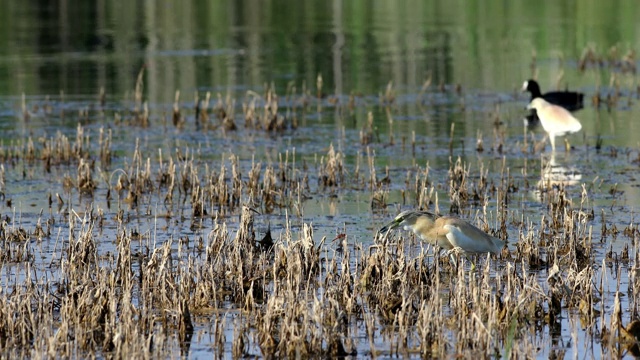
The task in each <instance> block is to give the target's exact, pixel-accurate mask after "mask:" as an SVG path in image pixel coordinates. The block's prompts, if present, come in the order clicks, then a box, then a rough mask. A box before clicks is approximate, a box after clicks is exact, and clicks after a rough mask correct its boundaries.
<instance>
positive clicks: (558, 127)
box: [527, 97, 582, 151]
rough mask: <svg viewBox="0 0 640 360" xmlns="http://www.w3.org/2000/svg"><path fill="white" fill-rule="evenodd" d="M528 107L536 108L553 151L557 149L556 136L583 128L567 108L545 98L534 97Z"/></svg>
mask: <svg viewBox="0 0 640 360" xmlns="http://www.w3.org/2000/svg"><path fill="white" fill-rule="evenodd" d="M527 109H535V110H536V113H537V114H538V117H539V118H540V124H542V128H544V131H546V132H547V134H549V139H550V141H551V149H552V151H556V141H555V138H556V136H564V135H567V134H572V133H575V132H578V131H580V129H582V124H580V121H578V119H576V118H575V117H573V115H571V113H570V112H569V111H568V110H567V109H565V108H563V107H561V106H558V105H553V104H550V103H549V102H547V101H546V100H544V99H543V98H540V97H539V98H535V99H533V100H532V101H531V103H530V104H529V105H528V106H527Z"/></svg>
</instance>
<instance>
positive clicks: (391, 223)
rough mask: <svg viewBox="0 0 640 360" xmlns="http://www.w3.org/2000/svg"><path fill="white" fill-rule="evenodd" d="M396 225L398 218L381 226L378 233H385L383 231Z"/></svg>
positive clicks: (398, 224)
mask: <svg viewBox="0 0 640 360" xmlns="http://www.w3.org/2000/svg"><path fill="white" fill-rule="evenodd" d="M398 226H400V221H398V219H393V221H391V222H390V223H388V224H387V225H385V226H383V227H381V228H380V230H378V233H380V234H382V233H385V232H387V231H389V230H393V229H395V228H397V227H398Z"/></svg>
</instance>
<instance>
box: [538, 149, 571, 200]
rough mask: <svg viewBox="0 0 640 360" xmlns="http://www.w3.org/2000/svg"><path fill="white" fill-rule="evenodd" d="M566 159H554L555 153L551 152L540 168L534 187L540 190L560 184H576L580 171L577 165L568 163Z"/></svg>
mask: <svg viewBox="0 0 640 360" xmlns="http://www.w3.org/2000/svg"><path fill="white" fill-rule="evenodd" d="M566 160H567V159H561V161H559V160H557V159H556V155H555V153H551V158H550V159H549V161H548V162H547V163H546V164H545V166H544V168H543V169H542V175H541V177H540V180H539V181H538V184H537V186H536V188H537V189H538V190H539V191H541V192H544V191H548V190H550V189H552V188H557V187H561V186H573V185H578V184H580V182H581V181H582V172H581V171H580V169H578V167H576V166H575V165H573V163H571V165H569V162H568V161H566Z"/></svg>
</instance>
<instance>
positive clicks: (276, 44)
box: [0, 0, 640, 355]
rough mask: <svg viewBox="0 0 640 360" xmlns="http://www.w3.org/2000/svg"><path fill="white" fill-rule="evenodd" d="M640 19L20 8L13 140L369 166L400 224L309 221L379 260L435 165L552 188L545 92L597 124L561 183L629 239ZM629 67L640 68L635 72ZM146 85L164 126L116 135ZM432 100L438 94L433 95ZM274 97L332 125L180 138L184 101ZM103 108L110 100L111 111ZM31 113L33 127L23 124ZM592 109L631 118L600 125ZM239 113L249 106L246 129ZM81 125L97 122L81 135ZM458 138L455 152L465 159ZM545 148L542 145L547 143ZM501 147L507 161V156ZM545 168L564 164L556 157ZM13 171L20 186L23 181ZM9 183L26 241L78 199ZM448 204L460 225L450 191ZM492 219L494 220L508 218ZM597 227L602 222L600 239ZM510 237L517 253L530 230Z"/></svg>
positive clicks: (556, 11)
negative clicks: (369, 139) (91, 142)
mask: <svg viewBox="0 0 640 360" xmlns="http://www.w3.org/2000/svg"><path fill="white" fill-rule="evenodd" d="M637 19H640V9H639V7H638V6H637V4H636V3H635V2H634V1H612V2H601V1H581V2H556V1H538V2H527V1H513V2H498V1H491V2H487V3H477V2H471V3H468V2H463V1H459V2H458V1H453V2H437V1H435V2H423V1H403V2H400V3H396V2H385V1H375V2H368V1H348V2H342V1H284V2H265V1H258V0H255V1H219V2H209V1H192V2H180V1H163V2H125V1H96V2H80V3H77V4H76V3H71V2H66V1H61V2H45V1H39V2H38V1H32V2H21V3H11V4H5V9H4V10H3V11H2V12H0V138H1V139H2V142H3V144H4V145H5V146H7V145H10V144H14V143H15V141H17V140H16V139H22V138H25V137H27V136H32V137H33V138H35V139H38V138H44V139H46V138H51V137H53V136H55V134H56V132H58V131H59V132H61V133H63V134H69V135H71V134H75V132H76V128H77V126H78V123H79V122H80V123H82V125H83V126H84V128H85V132H86V133H87V134H89V136H91V138H92V139H97V137H98V135H97V134H98V133H99V131H100V129H101V128H102V129H111V130H112V131H113V134H114V145H113V148H114V151H115V152H116V153H117V154H118V155H119V157H118V160H117V162H118V163H117V164H116V166H114V168H116V167H117V165H122V164H123V163H126V162H127V161H128V159H127V157H128V156H130V154H131V153H132V151H133V148H134V144H135V141H136V139H139V141H140V144H141V147H142V148H143V151H145V152H146V155H147V156H153V154H155V153H157V149H158V148H161V149H165V151H171V150H172V149H173V148H175V147H187V146H188V147H191V148H196V149H198V152H199V155H201V156H202V158H203V159H205V160H210V161H211V162H212V163H213V164H215V165H212V166H219V165H218V164H219V163H220V162H221V161H226V160H224V159H226V158H228V155H229V154H230V153H232V152H233V153H234V154H236V155H238V156H239V158H240V161H241V164H243V166H249V164H250V163H251V161H252V159H256V160H257V161H263V162H265V163H273V162H277V161H278V157H279V156H280V154H282V153H284V152H286V151H289V153H290V154H292V157H293V152H294V151H295V154H296V156H295V157H296V161H298V163H303V162H306V163H308V164H311V166H317V161H318V160H317V159H318V157H319V156H323V155H325V154H326V153H327V150H328V146H329V144H333V145H334V146H335V147H336V149H338V150H339V151H341V152H342V153H344V155H345V160H346V162H347V163H348V164H350V166H355V164H356V163H358V164H359V165H360V169H361V170H360V171H361V172H363V173H366V172H367V171H368V168H367V166H366V161H367V160H366V159H367V153H368V152H369V154H372V155H375V162H376V167H377V168H378V171H381V170H382V169H384V168H385V167H387V166H388V171H389V174H390V176H391V177H392V178H393V179H394V180H395V181H394V182H393V183H392V184H395V185H392V186H391V187H390V189H389V197H388V203H390V204H392V205H391V206H390V209H389V213H384V214H374V213H372V211H371V205H370V204H371V198H370V196H369V193H362V192H358V191H343V192H339V193H338V194H335V196H334V195H332V196H328V195H319V196H317V197H315V198H314V199H312V200H310V201H306V202H305V203H304V207H303V212H304V217H305V220H308V221H312V222H313V223H314V225H315V226H317V227H318V231H317V232H316V234H317V235H318V236H320V237H321V236H327V237H329V238H331V237H332V236H333V237H334V236H335V235H336V231H337V230H336V229H338V228H341V227H344V228H345V229H346V230H347V231H349V232H350V233H351V234H355V238H356V239H357V240H356V241H358V242H363V243H368V242H370V241H371V237H372V234H373V231H374V230H375V229H376V228H377V227H378V226H379V224H381V223H382V222H383V221H384V220H385V219H388V218H389V217H390V216H391V215H392V214H393V213H394V212H395V211H396V209H400V208H401V207H402V206H401V205H400V204H401V202H402V195H401V193H400V189H401V188H402V187H403V185H404V183H403V182H404V180H405V175H406V173H407V171H408V170H409V169H415V167H416V166H421V167H425V166H427V164H428V166H429V167H430V171H431V172H430V174H431V175H430V176H431V177H432V178H433V179H434V181H435V182H436V183H444V181H445V180H444V179H446V178H447V171H448V169H449V166H450V163H451V162H452V161H455V159H456V158H457V157H461V158H462V159H463V160H464V161H465V162H467V163H468V164H469V166H471V168H472V172H477V171H478V168H479V167H480V166H483V167H484V170H485V171H488V172H489V174H490V176H491V177H498V176H499V173H500V171H501V169H502V168H503V164H506V165H507V166H509V167H510V169H511V173H512V175H513V176H514V177H515V178H516V180H517V181H518V182H520V184H524V182H525V181H531V182H535V181H537V179H539V178H541V177H543V176H544V174H543V172H541V170H540V167H541V166H540V163H541V157H542V155H541V154H540V153H536V154H531V153H524V152H523V151H521V149H522V146H523V144H524V141H525V137H526V139H527V140H528V141H530V140H531V136H532V134H531V133H529V132H525V128H524V126H523V122H522V118H523V116H524V115H525V111H524V107H525V105H526V104H527V102H528V97H527V95H525V94H522V93H521V92H520V87H521V85H522V82H523V81H524V80H526V79H528V78H531V77H536V78H537V79H538V80H539V82H540V83H541V86H542V87H543V91H544V90H546V89H549V90H551V89H556V88H560V89H564V88H566V87H568V88H571V89H575V90H579V91H582V92H584V93H585V99H586V100H585V108H584V109H583V110H581V111H579V112H577V113H576V116H577V117H578V118H579V119H580V120H581V121H582V124H583V131H582V132H581V133H579V134H577V135H572V136H571V137H570V140H571V143H572V144H573V145H574V146H575V149H574V151H572V152H571V154H565V153H564V151H562V152H560V153H559V154H558V155H557V158H555V159H554V160H555V162H556V164H557V171H556V173H558V172H562V173H563V174H566V173H570V174H571V177H570V178H571V179H574V180H575V181H576V183H574V184H571V185H570V186H569V193H570V196H571V197H573V198H574V199H575V200H574V201H577V202H579V198H580V194H581V191H582V188H581V184H585V185H584V186H585V188H586V189H588V190H589V191H590V199H589V201H590V205H591V206H593V207H594V208H595V209H596V212H599V211H603V210H606V211H607V214H608V215H607V216H608V217H609V218H608V221H612V222H614V223H617V224H620V227H623V226H625V225H628V224H629V223H634V222H636V221H637V217H638V216H637V214H636V212H637V204H638V203H640V191H639V190H638V189H639V187H640V181H639V180H638V179H640V171H639V169H638V163H637V162H633V161H632V160H633V159H635V158H637V157H638V145H639V142H640V136H639V135H638V134H640V122H638V121H637V120H638V119H640V107H639V106H638V105H637V102H638V100H639V99H640V97H639V94H638V86H639V83H638V78H637V75H636V74H635V73H633V72H631V71H623V70H622V69H621V68H620V67H617V66H616V64H617V63H619V62H620V61H622V60H621V59H624V57H625V55H627V54H628V53H629V52H630V51H634V50H637V49H640V46H639V45H640V44H639V43H638V36H637V35H638V34H640V22H638V21H637ZM589 46H590V47H592V48H593V49H595V51H596V52H597V53H598V54H600V56H601V58H602V59H603V63H602V64H600V65H594V64H590V65H588V66H587V67H586V69H584V70H582V69H580V58H581V55H582V54H583V52H584V51H585V48H587V47H589ZM629 59H630V63H631V64H635V66H636V67H637V66H638V65H639V64H638V61H637V60H636V58H635V57H634V56H630V57H629ZM143 68H144V73H143V76H144V88H143V95H144V96H143V97H144V99H145V101H147V102H148V106H149V109H150V122H151V124H152V126H150V127H149V128H145V129H140V131H131V129H130V128H123V127H118V126H117V125H116V124H115V123H116V121H115V119H116V118H117V117H118V116H120V115H122V114H126V112H127V111H129V110H130V109H131V108H132V107H133V106H134V98H133V93H134V89H135V84H136V77H137V76H138V74H139V73H140V71H141V69H143ZM319 74H320V75H321V77H322V87H321V89H318V75H319ZM425 82H429V84H430V85H429V87H428V88H426V89H424V90H423V85H424V84H425ZM389 84H391V89H392V93H393V96H394V101H393V105H392V108H393V111H392V116H391V117H389V116H388V114H387V112H386V111H385V108H384V107H383V106H380V104H381V100H380V99H381V98H382V97H384V94H385V91H386V89H387V86H388V85H389ZM271 85H273V86H274V87H275V89H276V90H277V93H278V94H280V96H281V100H282V105H281V106H283V107H286V104H287V98H286V96H285V94H287V93H288V92H290V91H292V87H295V92H296V93H297V94H301V93H302V91H303V90H306V91H307V92H308V93H309V94H311V95H312V96H313V97H315V96H316V95H317V94H318V93H320V95H321V98H322V100H320V101H318V104H319V106H318V111H314V112H309V113H307V114H305V115H304V116H301V117H300V126H299V127H298V129H296V130H295V131H287V132H285V133H284V134H282V135H278V136H276V137H272V136H265V135H264V134H255V133H253V134H252V133H247V132H236V133H225V134H222V133H221V132H219V131H209V132H206V131H204V132H203V131H200V129H198V128H197V126H196V125H195V120H194V118H193V116H194V115H193V113H187V115H186V125H185V127H184V128H183V129H181V130H177V129H175V128H173V127H172V126H171V125H170V123H171V120H170V116H171V109H172V104H173V102H174V98H175V94H176V91H179V92H180V99H179V103H180V105H181V106H182V107H183V108H185V109H193V107H194V106H195V105H194V103H195V100H194V98H195V93H196V92H198V93H199V94H200V96H201V97H202V96H203V94H204V93H206V92H207V91H210V92H211V93H212V96H213V97H212V99H213V100H212V101H215V100H217V94H218V93H220V94H221V96H222V98H224V97H225V96H226V95H227V94H229V95H230V96H232V97H234V98H239V99H241V98H244V97H245V96H246V94H247V91H254V92H257V93H264V91H265V90H266V89H267V88H268V87H269V86H271ZM101 91H103V92H104V93H105V94H106V96H105V104H104V106H100V107H99V106H97V105H96V104H97V103H98V101H99V94H100V92H101ZM23 96H24V98H25V103H26V106H27V108H28V109H29V112H30V117H29V119H28V120H25V118H24V116H23V112H22V97H23ZM350 96H354V98H355V102H356V106H355V107H354V109H353V110H351V111H348V112H344V111H342V110H340V109H339V107H338V106H336V103H337V104H345V103H347V102H349V101H350ZM594 96H595V97H598V96H600V97H601V98H602V99H606V98H607V97H616V98H617V101H616V102H615V103H611V104H610V105H609V106H600V107H597V106H595V105H594V104H593V102H592V99H593V97H594ZM47 106H50V107H51V109H53V110H52V111H51V112H50V113H47V112H46V111H45V110H44V109H45V108H46V107H47ZM240 106H241V104H240V101H238V103H237V104H236V109H237V111H238V112H240V111H241V108H240ZM314 106H316V105H315V104H314ZM82 111H86V113H87V116H85V117H78V113H80V112H82ZM368 112H372V114H373V118H374V131H373V132H374V135H375V136H374V142H373V144H371V146H370V147H369V148H368V149H367V147H365V146H363V145H362V144H361V142H360V130H361V129H362V128H363V126H364V125H365V124H366V122H367V116H368V115H367V114H368ZM79 119H81V120H79ZM452 124H455V125H454V129H453V138H454V139H455V141H454V142H453V144H452V149H451V151H450V150H449V142H450V132H451V128H452ZM496 124H498V125H496ZM533 134H534V135H533V136H535V137H536V139H539V138H540V137H541V135H542V131H541V130H540V129H537V130H535V132H534V133H533ZM392 135H393V143H394V145H391V142H392V141H391V136H392ZM74 136H75V135H74ZM414 137H415V143H416V147H415V149H416V150H415V151H413V150H412V147H411V142H412V139H413V138H414ZM478 137H481V138H482V139H483V141H484V146H485V148H486V151H485V152H483V153H478V152H476V151H475V148H476V142H477V138H478ZM499 143H503V145H504V147H503V151H502V152H499V151H497V150H496V149H497V146H498V144H499ZM599 143H600V144H601V146H600V147H599V150H598V149H596V144H599ZM403 144H404V145H403ZM294 149H295V150H294ZM548 153H549V146H547V152H546V154H545V155H544V156H545V157H548ZM314 164H315V165H314ZM5 166H6V168H7V169H8V170H9V169H11V164H9V163H7V164H5ZM12 170H16V171H13V172H11V171H7V178H6V180H5V188H4V189H3V191H4V192H5V195H6V197H7V198H11V199H12V206H9V205H8V204H7V203H6V202H5V204H4V205H3V206H2V212H3V213H11V212H13V211H17V212H18V213H20V214H21V219H22V221H23V223H24V224H30V223H34V222H35V221H36V219H37V216H38V214H39V212H40V209H43V208H47V207H48V204H47V196H48V194H55V193H60V194H63V193H64V190H63V189H62V185H61V183H60V181H57V180H54V179H56V178H59V177H61V176H64V175H65V174H67V173H68V172H69V169H66V168H64V167H63V168H58V169H54V173H53V174H52V175H51V177H50V180H42V179H39V178H37V177H36V176H31V175H30V174H31V173H33V172H36V171H37V169H29V168H28V167H27V168H24V169H12ZM107 177H108V176H107ZM566 178H567V176H564V177H563V180H566ZM522 186H524V185H522ZM612 189H613V190H612ZM104 191H105V190H104V187H102V188H99V189H98V193H99V195H98V196H96V199H95V202H96V206H98V207H102V208H107V205H106V204H105V203H104V200H102V199H104ZM438 192H439V194H440V200H441V201H442V202H443V203H442V209H446V208H447V205H448V204H447V194H446V191H445V190H443V189H442V188H439V190H438ZM539 196H540V195H539V194H536V192H535V191H533V190H531V191H526V192H520V193H518V195H517V196H516V199H515V203H516V205H515V207H516V208H519V209H520V210H521V211H522V214H524V216H530V218H531V220H532V221H534V222H537V221H540V217H541V215H540V214H541V213H544V211H545V210H546V209H545V206H544V205H543V204H542V203H541V202H540V201H539ZM69 200H70V201H71V202H72V203H78V202H79V203H80V204H82V202H83V201H85V202H90V200H87V199H84V200H82V199H81V200H77V199H75V198H70V199H69ZM78 205H79V204H78ZM490 206H491V207H492V209H494V210H495V204H491V205H490ZM611 217H613V219H615V220H611ZM143 218H144V217H143ZM141 224H143V225H141V226H149V225H144V223H143V222H141ZM599 225H600V224H599V223H598V220H597V219H596V220H595V223H594V228H597V227H598V226H599ZM188 227H189V224H188V223H181V224H179V225H178V226H177V227H176V228H174V229H173V230H172V231H173V232H174V233H173V234H174V235H179V234H180V233H181V232H188V231H189V230H188ZM509 232H510V235H515V234H516V233H517V229H515V228H514V229H509ZM169 235H170V234H165V235H161V236H160V238H159V240H162V239H163V237H164V238H166V237H168V236H169ZM624 244H625V242H624V241H621V240H617V239H616V238H615V237H613V238H607V239H605V241H604V242H603V244H602V245H601V246H600V248H599V249H598V251H601V252H602V253H604V251H605V250H606V249H607V248H609V247H611V248H613V249H614V250H616V251H619V250H620V249H621V248H622V247H623V246H624ZM623 285H624V281H623ZM609 300H610V299H609ZM229 337H230V338H231V336H229ZM563 337H565V338H566V337H568V335H567V334H561V335H560V338H561V340H562V338H563ZM567 340H568V338H567ZM205 348H206V346H203V347H202V348H199V347H198V346H194V349H195V350H196V354H198V352H197V350H198V349H200V351H203V353H205V354H206V351H205V350H203V349H205ZM542 355H545V353H543V354H542Z"/></svg>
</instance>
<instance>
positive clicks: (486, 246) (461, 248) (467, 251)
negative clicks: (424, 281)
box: [379, 210, 505, 267]
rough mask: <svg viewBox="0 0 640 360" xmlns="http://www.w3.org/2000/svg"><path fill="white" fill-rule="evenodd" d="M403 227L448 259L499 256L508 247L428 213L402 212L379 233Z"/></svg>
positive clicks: (461, 223) (474, 229) (459, 223)
mask: <svg viewBox="0 0 640 360" xmlns="http://www.w3.org/2000/svg"><path fill="white" fill-rule="evenodd" d="M400 226H403V227H404V229H405V230H411V231H413V232H414V233H415V234H416V235H417V236H418V237H420V239H422V241H425V242H427V243H429V244H431V245H436V246H439V247H440V248H442V249H444V250H447V253H448V254H449V255H453V253H461V254H463V255H476V254H482V253H493V254H498V253H500V251H501V250H502V248H503V247H504V246H505V242H504V241H502V240H500V239H498V238H496V237H493V236H491V235H489V234H487V233H485V232H484V231H482V230H480V229H478V228H477V227H475V226H473V225H471V224H470V223H468V222H466V221H464V220H462V219H458V218H456V217H452V216H440V215H436V214H434V213H431V212H428V211H416V210H407V211H403V212H401V213H400V214H398V215H397V216H396V217H395V218H394V219H393V221H391V222H390V223H388V224H387V225H385V226H384V227H382V228H381V229H380V230H379V233H386V232H387V231H389V230H393V229H395V228H397V227H400ZM452 260H453V259H452ZM454 263H455V261H454ZM473 267H475V266H473Z"/></svg>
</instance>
